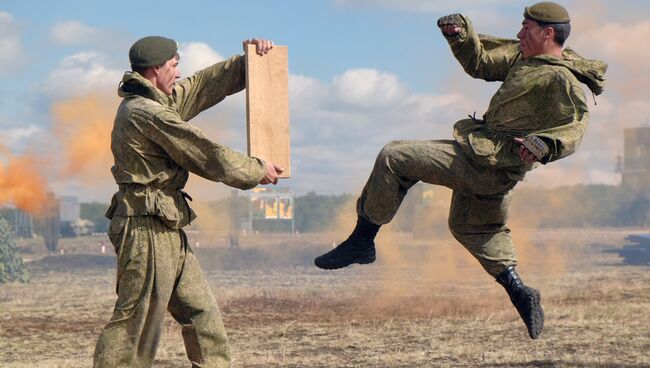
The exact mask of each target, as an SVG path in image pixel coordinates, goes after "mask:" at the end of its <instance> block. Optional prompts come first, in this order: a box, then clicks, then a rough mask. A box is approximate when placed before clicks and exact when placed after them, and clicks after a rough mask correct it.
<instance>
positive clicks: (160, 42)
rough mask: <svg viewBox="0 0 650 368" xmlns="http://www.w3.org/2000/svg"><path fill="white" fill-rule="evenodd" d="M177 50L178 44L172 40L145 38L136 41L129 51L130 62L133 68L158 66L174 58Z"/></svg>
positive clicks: (154, 37) (155, 37)
mask: <svg viewBox="0 0 650 368" xmlns="http://www.w3.org/2000/svg"><path fill="white" fill-rule="evenodd" d="M177 50H178V43H176V41H174V40H172V39H169V38H165V37H160V36H149V37H144V38H141V39H139V40H137V41H135V43H134V44H133V46H131V48H130V49H129V61H130V62H131V67H138V68H148V67H150V66H158V65H162V64H164V63H166V62H167V60H169V59H171V58H173V57H174V55H176V51H177Z"/></svg>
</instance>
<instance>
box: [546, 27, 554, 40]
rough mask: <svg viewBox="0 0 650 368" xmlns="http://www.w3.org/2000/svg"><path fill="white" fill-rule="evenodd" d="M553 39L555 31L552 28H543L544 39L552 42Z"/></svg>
mask: <svg viewBox="0 0 650 368" xmlns="http://www.w3.org/2000/svg"><path fill="white" fill-rule="evenodd" d="M554 38H555V30H554V29H553V27H546V28H544V39H546V40H553V39H554Z"/></svg>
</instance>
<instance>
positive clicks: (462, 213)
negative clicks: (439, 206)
mask: <svg viewBox="0 0 650 368" xmlns="http://www.w3.org/2000/svg"><path fill="white" fill-rule="evenodd" d="M509 204H510V194H509V193H508V194H505V193H504V194H493V195H476V194H472V193H468V192H464V191H459V190H454V192H453V194H452V197H451V208H450V210H449V230H451V233H452V235H453V236H454V237H455V238H456V239H457V240H458V241H459V242H460V243H461V244H462V245H463V246H464V247H465V248H467V250H468V251H469V252H470V253H471V254H472V255H473V256H474V257H475V258H476V259H477V260H478V261H479V263H480V264H481V266H483V268H484V269H485V270H486V271H487V273H489V274H490V275H491V276H492V277H497V275H499V274H500V273H501V272H503V271H504V270H505V269H506V268H507V267H508V266H515V265H516V264H517V257H516V254H515V248H514V246H513V244H512V237H511V236H510V229H509V228H508V227H507V226H506V219H507V214H508V205H509Z"/></svg>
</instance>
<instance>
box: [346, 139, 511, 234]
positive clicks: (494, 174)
mask: <svg viewBox="0 0 650 368" xmlns="http://www.w3.org/2000/svg"><path fill="white" fill-rule="evenodd" d="M418 181H423V182H426V183H429V184H435V185H442V186H445V187H447V188H451V189H454V190H463V191H467V192H472V193H486V194H492V193H503V192H507V191H508V190H510V189H511V188H512V187H514V185H515V184H516V182H514V181H512V180H511V179H509V178H508V176H507V174H506V173H505V172H503V171H499V170H493V169H490V168H485V167H481V166H479V165H478V164H476V163H474V162H473V161H472V160H471V159H470V158H469V157H467V155H466V154H465V153H464V152H463V150H462V149H461V148H460V146H459V145H458V143H457V142H456V141H452V140H431V141H393V142H390V143H389V144H387V145H386V146H384V148H383V149H382V150H381V152H379V155H378V156H377V160H376V161H375V166H374V167H373V170H372V173H371V174H370V177H369V178H368V181H367V182H366V185H365V187H364V188H363V192H362V193H361V196H360V197H359V200H358V201H357V213H358V214H359V216H361V217H363V218H365V219H367V220H368V221H370V222H372V223H374V224H378V225H383V224H387V223H388V222H390V221H391V219H392V218H393V216H394V215H395V214H396V213H397V210H398V208H399V206H400V204H401V203H402V200H403V199H404V196H405V195H406V193H407V191H408V189H409V188H410V187H412V186H413V185H414V184H415V183H417V182H418Z"/></svg>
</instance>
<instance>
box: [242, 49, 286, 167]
mask: <svg viewBox="0 0 650 368" xmlns="http://www.w3.org/2000/svg"><path fill="white" fill-rule="evenodd" d="M246 128H247V133H248V155H249V156H254V157H258V158H261V159H263V160H269V161H271V162H273V163H275V164H277V165H278V166H281V167H282V168H284V172H283V173H282V175H280V177H281V178H288V177H290V176H291V147H290V135H289V66H288V48H287V47H286V46H274V47H273V48H272V49H271V51H269V53H268V54H266V55H262V56H260V55H258V54H257V53H256V52H255V45H247V47H246Z"/></svg>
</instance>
